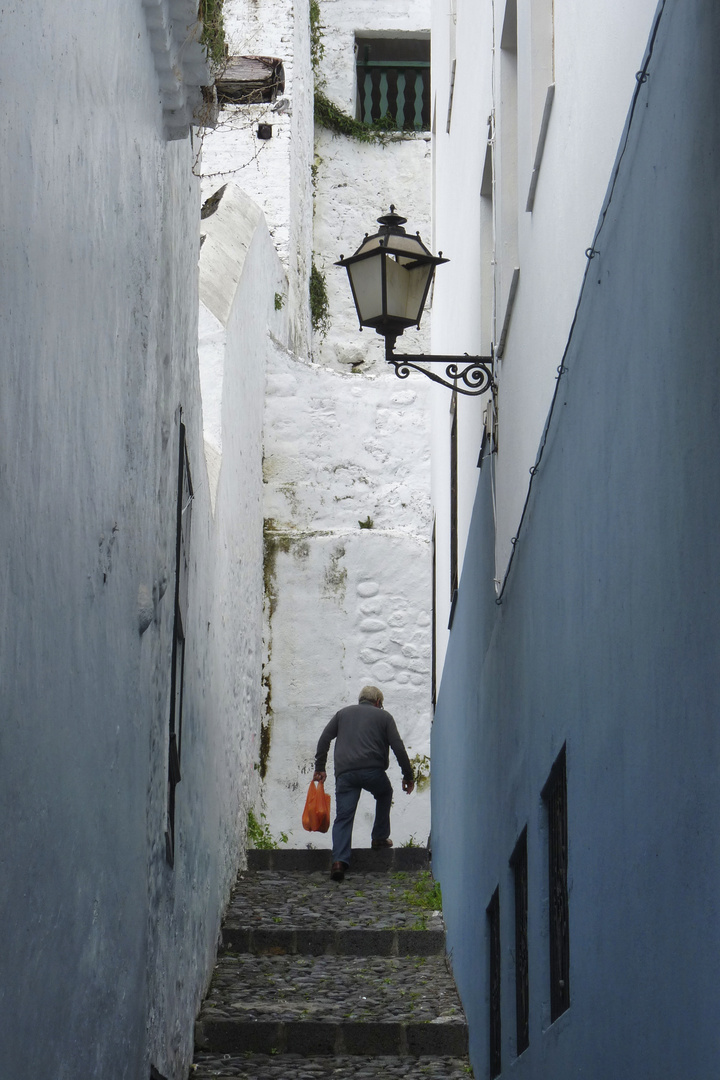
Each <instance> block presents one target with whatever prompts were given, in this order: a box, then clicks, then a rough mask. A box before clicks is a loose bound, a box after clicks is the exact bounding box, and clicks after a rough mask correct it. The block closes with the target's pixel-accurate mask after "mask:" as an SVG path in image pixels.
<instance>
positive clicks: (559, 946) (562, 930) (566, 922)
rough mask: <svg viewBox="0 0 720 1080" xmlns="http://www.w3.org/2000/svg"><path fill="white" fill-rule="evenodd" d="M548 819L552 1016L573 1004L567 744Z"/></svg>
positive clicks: (551, 788)
mask: <svg viewBox="0 0 720 1080" xmlns="http://www.w3.org/2000/svg"><path fill="white" fill-rule="evenodd" d="M542 796H543V799H544V801H545V806H546V808H547V821H548V875H549V898H550V903H549V922H550V1018H551V1020H553V1021H554V1020H557V1018H558V1016H560V1015H561V1014H562V1013H564V1012H565V1010H566V1009H567V1008H569V1006H570V919H569V911H568V888H567V882H568V821H567V769H566V754H565V747H564V746H563V748H562V750H561V751H560V753H559V755H558V757H557V760H556V761H555V764H554V765H553V767H552V770H551V772H550V776H549V777H548V781H547V783H546V785H545V787H544V788H543V793H542Z"/></svg>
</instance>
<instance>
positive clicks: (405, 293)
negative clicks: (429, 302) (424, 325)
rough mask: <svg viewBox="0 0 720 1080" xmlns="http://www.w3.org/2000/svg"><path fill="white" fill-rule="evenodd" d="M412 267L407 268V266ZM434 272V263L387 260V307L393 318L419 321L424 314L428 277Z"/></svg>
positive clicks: (409, 322)
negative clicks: (419, 263) (410, 267)
mask: <svg viewBox="0 0 720 1080" xmlns="http://www.w3.org/2000/svg"><path fill="white" fill-rule="evenodd" d="M408 265H410V266H412V269H407V266H408ZM432 272H433V265H432V263H423V264H421V265H419V266H418V265H417V264H416V263H415V261H414V260H407V259H398V260H396V259H393V258H388V259H387V260H386V275H387V308H388V315H389V316H391V317H392V318H396V319H402V320H403V321H404V322H406V323H407V324H408V325H412V324H413V323H418V322H419V321H420V316H421V315H422V303H423V299H424V297H425V290H426V288H427V284H428V279H429V277H430V275H431V274H432Z"/></svg>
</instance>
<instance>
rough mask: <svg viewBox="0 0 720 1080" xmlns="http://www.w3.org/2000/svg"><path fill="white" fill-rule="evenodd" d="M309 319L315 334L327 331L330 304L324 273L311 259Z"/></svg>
mask: <svg viewBox="0 0 720 1080" xmlns="http://www.w3.org/2000/svg"><path fill="white" fill-rule="evenodd" d="M310 320H311V322H312V328H313V330H314V331H315V333H316V334H322V335H323V336H324V335H325V334H326V333H327V331H328V327H329V325H330V305H329V303H328V294H327V283H326V281H325V274H324V273H323V272H322V270H318V268H317V266H316V265H315V260H314V259H313V262H312V267H311V269H310Z"/></svg>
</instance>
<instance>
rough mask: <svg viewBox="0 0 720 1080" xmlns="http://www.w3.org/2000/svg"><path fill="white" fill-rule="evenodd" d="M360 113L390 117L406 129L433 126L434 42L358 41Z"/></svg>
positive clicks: (372, 118) (371, 119)
mask: <svg viewBox="0 0 720 1080" xmlns="http://www.w3.org/2000/svg"><path fill="white" fill-rule="evenodd" d="M357 46H358V47H357V101H358V108H357V115H358V119H359V120H361V121H363V123H366V124H373V123H377V122H378V121H381V120H389V121H390V122H391V125H392V126H395V127H397V128H400V129H401V130H403V131H428V130H429V128H430V42H429V40H422V41H402V42H401V41H393V40H390V39H384V38H380V39H370V40H366V41H358V43H357Z"/></svg>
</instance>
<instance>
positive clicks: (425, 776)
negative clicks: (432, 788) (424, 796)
mask: <svg viewBox="0 0 720 1080" xmlns="http://www.w3.org/2000/svg"><path fill="white" fill-rule="evenodd" d="M410 764H411V765H412V767H413V772H414V773H415V783H416V784H417V789H418V791H423V790H424V788H426V787H427V786H428V784H429V783H430V758H429V757H428V756H427V754H416V755H415V757H414V758H411V759H410Z"/></svg>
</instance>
